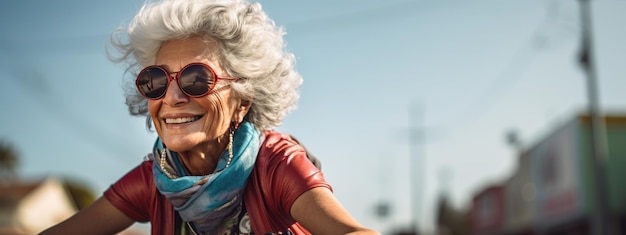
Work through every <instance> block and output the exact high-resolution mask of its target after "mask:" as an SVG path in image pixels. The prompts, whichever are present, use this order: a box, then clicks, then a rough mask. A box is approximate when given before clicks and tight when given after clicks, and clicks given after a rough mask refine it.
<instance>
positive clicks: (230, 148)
mask: <svg viewBox="0 0 626 235" xmlns="http://www.w3.org/2000/svg"><path fill="white" fill-rule="evenodd" d="M237 127H239V123H235V122H234V121H233V122H231V123H230V131H229V133H228V162H226V167H225V168H224V169H226V168H228V166H230V162H231V161H232V160H233V135H234V134H235V130H237Z"/></svg>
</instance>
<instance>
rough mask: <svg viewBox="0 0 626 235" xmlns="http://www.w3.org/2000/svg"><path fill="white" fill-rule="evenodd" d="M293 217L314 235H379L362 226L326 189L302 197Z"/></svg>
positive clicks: (295, 203) (296, 204) (314, 189)
mask: <svg viewBox="0 0 626 235" xmlns="http://www.w3.org/2000/svg"><path fill="white" fill-rule="evenodd" d="M291 215H292V216H293V218H294V219H295V220H297V221H298V222H299V223H300V224H302V225H303V226H304V227H305V228H306V229H307V230H309V231H311V233H313V234H354V235H356V234H362V235H366V234H371V235H378V234H379V233H378V232H376V231H374V230H371V229H368V228H365V227H363V226H361V225H360V224H359V223H358V222H357V221H356V220H355V219H354V218H353V217H352V216H351V215H350V213H348V211H346V210H345V209H344V208H343V206H342V205H341V203H339V201H338V200H337V199H336V198H335V196H334V195H333V194H332V192H331V191H330V189H328V188H325V187H317V188H313V189H311V190H308V191H306V192H305V193H303V194H302V195H300V196H299V197H298V198H297V199H296V201H295V202H294V203H293V205H292V206H291Z"/></svg>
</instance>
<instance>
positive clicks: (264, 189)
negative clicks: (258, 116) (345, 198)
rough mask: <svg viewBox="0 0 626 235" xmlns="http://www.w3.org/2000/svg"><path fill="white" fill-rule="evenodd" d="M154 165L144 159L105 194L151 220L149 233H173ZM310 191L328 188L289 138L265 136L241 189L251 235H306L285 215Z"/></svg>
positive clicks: (121, 207)
mask: <svg viewBox="0 0 626 235" xmlns="http://www.w3.org/2000/svg"><path fill="white" fill-rule="evenodd" d="M152 164H153V161H151V160H149V161H144V162H143V163H141V164H140V165H139V166H137V167H136V168H135V169H133V170H131V171H130V172H128V173H127V174H126V175H125V176H124V177H122V178H121V179H120V180H118V181H117V182H116V183H115V184H113V185H111V187H110V188H109V189H107V190H106V191H105V192H104V196H105V198H106V199H107V200H109V201H110V202H111V203H112V204H113V205H114V206H115V207H116V208H118V209H119V210H120V211H122V212H123V213H124V214H126V215H127V216H128V217H129V218H131V219H133V220H135V221H138V222H150V223H151V229H152V234H167V235H171V234H175V230H177V229H178V228H175V227H176V225H175V210H174V207H173V206H172V204H170V202H169V201H168V200H167V199H166V198H165V197H164V196H163V195H161V194H160V193H159V191H158V190H157V189H156V186H155V185H154V180H153V178H152V177H153V176H152ZM315 187H327V188H329V189H331V190H332V188H331V186H330V185H329V184H328V183H327V182H326V180H325V179H324V176H323V174H322V172H321V171H320V170H319V169H317V168H316V167H315V166H314V165H313V164H312V163H311V161H310V160H309V159H308V158H307V157H306V154H305V151H304V148H303V147H302V146H300V145H298V144H297V143H296V142H294V141H293V140H292V139H291V138H290V136H289V135H286V134H280V133H278V132H266V133H265V141H264V142H263V144H262V145H261V149H260V150H259V155H258V157H257V160H256V163H255V166H254V169H253V170H252V173H251V175H250V177H249V179H248V183H247V185H246V188H245V189H244V204H245V207H246V210H247V212H248V216H249V217H250V224H251V227H252V229H253V231H254V233H255V234H266V233H271V232H279V231H287V230H289V231H291V232H292V233H293V234H310V232H308V231H307V230H306V229H304V228H303V227H302V226H301V225H300V224H299V223H297V222H296V221H295V220H294V219H293V218H292V217H291V213H290V209H291V205H293V202H294V201H295V200H296V199H297V198H298V197H299V196H300V195H301V194H302V193H304V192H306V191H307V190H309V189H312V188H315Z"/></svg>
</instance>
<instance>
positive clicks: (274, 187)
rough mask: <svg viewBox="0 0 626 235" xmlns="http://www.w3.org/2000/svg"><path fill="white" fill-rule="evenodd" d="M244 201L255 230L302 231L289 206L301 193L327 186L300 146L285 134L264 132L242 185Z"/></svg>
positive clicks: (262, 232)
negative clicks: (245, 180) (252, 166)
mask: <svg viewBox="0 0 626 235" xmlns="http://www.w3.org/2000/svg"><path fill="white" fill-rule="evenodd" d="M246 187H247V188H246V193H245V195H244V200H245V201H246V208H247V210H248V214H249V215H250V220H251V221H250V222H251V225H252V227H253V229H254V231H255V233H261V234H264V233H267V232H278V231H285V230H286V229H287V228H289V229H290V230H291V231H292V232H294V234H300V233H298V232H299V231H302V233H301V234H310V233H308V232H305V231H306V230H304V228H302V227H301V226H300V225H299V224H298V223H296V221H295V220H294V219H293V218H292V217H291V206H292V205H293V203H294V202H295V200H296V199H297V198H298V197H299V196H300V195H302V194H303V193H304V192H306V191H308V190H310V189H312V188H316V187H326V188H329V189H331V190H332V188H331V186H330V185H329V184H328V183H327V182H326V180H325V179H324V175H323V174H322V172H321V171H320V170H319V169H318V168H316V167H315V166H314V165H313V163H312V162H311V161H310V160H309V159H308V158H307V156H306V152H305V150H304V148H303V147H302V146H300V145H299V144H297V143H296V142H295V141H293V140H292V139H291V138H290V137H289V135H286V134H280V133H277V132H271V133H266V136H265V141H264V142H263V144H262V146H261V149H260V150H259V155H258V157H257V162H256V165H255V168H254V170H253V171H252V174H251V177H250V179H249V181H248V185H247V186H246Z"/></svg>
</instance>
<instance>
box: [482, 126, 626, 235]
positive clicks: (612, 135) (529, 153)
mask: <svg viewBox="0 0 626 235" xmlns="http://www.w3.org/2000/svg"><path fill="white" fill-rule="evenodd" d="M604 120H605V126H606V139H607V142H606V144H607V147H608V156H607V162H606V166H605V169H606V172H603V173H604V174H605V175H606V182H605V183H606V187H607V188H608V192H607V194H608V195H607V198H606V199H605V200H608V203H607V204H608V207H609V210H608V213H609V214H608V215H607V218H609V220H610V222H611V223H612V224H613V225H614V229H615V230H613V232H614V234H626V183H623V180H622V179H624V178H626V116H618V115H608V116H606V117H605V119H604ZM591 143H592V142H591V129H590V118H589V117H588V116H586V115H581V116H577V117H574V118H572V119H570V120H569V121H568V122H566V123H565V124H564V125H562V126H560V127H558V128H556V129H555V130H554V131H552V132H549V134H548V135H546V136H545V137H544V138H542V139H541V140H539V141H538V142H536V143H535V144H533V145H531V146H530V147H528V148H527V149H525V150H522V151H521V153H519V154H520V155H519V157H518V164H517V167H516V169H515V170H514V172H512V174H511V176H510V177H509V178H507V179H506V180H504V181H503V182H501V183H498V184H494V185H490V186H487V187H485V189H483V190H481V191H479V192H477V193H476V194H475V195H474V196H473V201H472V206H471V209H470V216H471V224H472V233H473V234H476V235H479V234H480V235H482V234H515V235H526V234H591V231H592V230H591V229H592V224H591V218H592V216H593V214H594V211H595V204H596V198H595V195H596V194H595V189H596V187H595V181H594V177H595V174H594V172H593V170H594V168H593V164H592V163H593V162H592V161H593V154H592V152H591Z"/></svg>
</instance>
